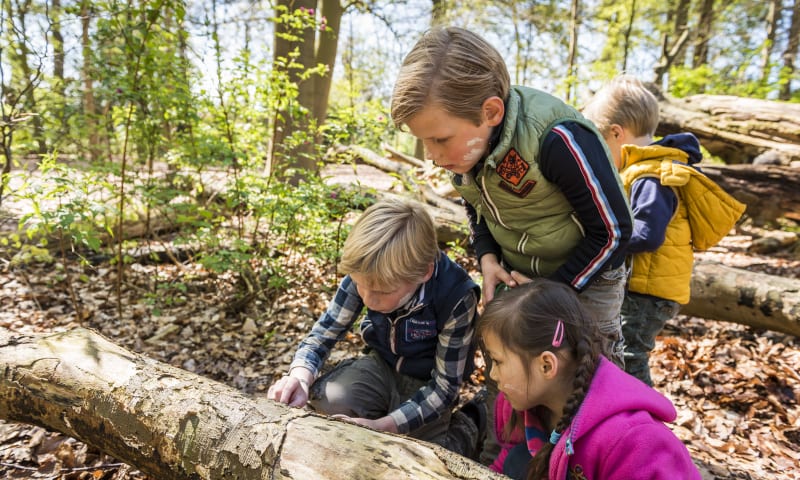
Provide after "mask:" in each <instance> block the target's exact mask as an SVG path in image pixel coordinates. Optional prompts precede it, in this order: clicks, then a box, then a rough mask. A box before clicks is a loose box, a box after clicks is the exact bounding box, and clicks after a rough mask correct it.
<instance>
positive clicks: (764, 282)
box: [681, 262, 800, 337]
mask: <svg viewBox="0 0 800 480" xmlns="http://www.w3.org/2000/svg"><path fill="white" fill-rule="evenodd" d="M681 313H683V314H686V315H692V316H695V317H701V318H708V319H714V320H723V321H728V322H734V323H739V324H742V325H749V326H751V327H754V328H765V329H768V330H774V331H777V332H782V333H788V334H791V335H794V336H798V337H800V280H796V279H792V278H783V277H778V276H775V275H766V274H763V273H755V272H751V271H749V270H743V269H739V268H733V267H728V266H725V265H722V264H720V263H716V262H697V263H695V266H694V272H693V275H692V299H691V301H690V302H689V304H687V305H684V306H683V308H681Z"/></svg>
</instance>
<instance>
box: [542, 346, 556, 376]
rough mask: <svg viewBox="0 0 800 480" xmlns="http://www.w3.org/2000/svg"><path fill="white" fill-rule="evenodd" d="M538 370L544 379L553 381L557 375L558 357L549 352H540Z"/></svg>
mask: <svg viewBox="0 0 800 480" xmlns="http://www.w3.org/2000/svg"><path fill="white" fill-rule="evenodd" d="M539 360H540V361H539V368H540V369H541V372H542V375H543V376H544V378H547V379H553V378H556V376H557V375H558V367H559V364H558V356H557V355H556V354H555V353H553V352H550V351H545V352H542V354H541V355H539Z"/></svg>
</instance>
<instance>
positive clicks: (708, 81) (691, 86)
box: [670, 65, 774, 98]
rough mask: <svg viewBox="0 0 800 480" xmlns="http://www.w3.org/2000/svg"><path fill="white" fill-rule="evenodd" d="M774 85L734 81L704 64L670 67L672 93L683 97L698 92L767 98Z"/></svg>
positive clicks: (754, 81)
mask: <svg viewBox="0 0 800 480" xmlns="http://www.w3.org/2000/svg"><path fill="white" fill-rule="evenodd" d="M772 90H774V88H773V87H770V86H768V85H765V84H763V83H762V82H760V81H757V80H752V81H742V82H738V83H733V82H731V81H730V76H729V75H726V74H725V73H724V72H719V71H716V70H714V69H712V68H711V66H710V65H703V66H701V67H698V68H693V69H692V68H685V67H673V68H671V69H670V94H671V95H673V96H675V97H678V98H681V97H685V96H688V95H693V94H697V93H701V92H702V93H706V94H711V95H713V94H717V95H737V96H741V97H752V98H766V97H767V96H768V95H769V94H770V92H771V91H772Z"/></svg>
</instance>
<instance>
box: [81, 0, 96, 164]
mask: <svg viewBox="0 0 800 480" xmlns="http://www.w3.org/2000/svg"><path fill="white" fill-rule="evenodd" d="M80 9H81V13H80V16H81V52H82V53H83V63H82V65H81V78H82V79H83V118H84V119H85V120H84V121H85V122H86V125H85V128H86V136H87V137H88V141H89V159H90V160H91V161H92V163H94V162H96V161H97V160H98V158H100V137H99V136H98V134H97V132H98V128H97V114H98V112H97V105H96V104H95V101H94V84H93V82H92V78H94V71H93V70H94V69H93V68H92V42H91V37H90V35H89V29H90V26H91V22H92V15H93V13H92V3H91V2H90V1H89V0H81V2H80Z"/></svg>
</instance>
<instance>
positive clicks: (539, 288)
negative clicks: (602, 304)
mask: <svg viewBox="0 0 800 480" xmlns="http://www.w3.org/2000/svg"><path fill="white" fill-rule="evenodd" d="M590 319H591V313H589V312H588V311H586V310H585V309H584V308H583V307H582V306H581V304H580V302H579V301H578V299H577V296H576V294H575V292H574V291H573V290H572V289H571V288H569V287H567V286H566V285H564V284H562V283H558V282H554V281H550V280H546V279H543V278H537V279H534V280H533V281H532V282H531V283H528V284H525V285H522V286H520V287H518V288H514V289H511V290H509V291H507V292H504V293H503V294H502V295H498V297H497V298H496V299H494V300H493V301H492V302H490V303H489V305H487V306H486V309H485V310H484V313H483V315H482V316H481V317H480V318H479V320H478V324H477V328H476V330H477V334H478V336H479V338H480V339H481V341H482V343H483V348H484V353H485V354H486V355H488V356H489V357H490V358H491V362H492V363H491V365H492V367H491V370H490V376H491V378H492V379H493V380H495V381H496V382H497V385H498V387H499V389H500V391H501V392H502V394H501V395H499V396H498V400H497V404H496V405H495V430H496V431H497V432H498V438H499V439H500V441H501V446H502V447H503V451H502V452H501V454H500V456H499V457H498V458H497V460H496V461H495V463H494V464H493V465H492V469H493V470H495V471H498V472H501V473H505V474H507V475H510V476H512V477H514V478H526V479H528V480H542V479H550V480H638V479H649V480H658V479H663V480H667V479H669V480H674V479H692V480H695V479H696V480H699V479H701V476H700V473H699V472H698V470H697V468H696V467H695V466H694V464H693V462H692V459H691V457H690V455H689V451H688V450H687V449H686V446H684V445H683V443H682V442H681V441H680V439H678V438H677V437H676V436H675V435H674V434H673V433H672V431H671V430H670V429H669V428H668V427H667V426H666V425H665V424H664V422H669V421H673V420H674V419H675V416H676V412H675V408H674V407H673V406H672V403H671V402H670V401H669V400H668V399H667V398H665V397H664V396H663V395H661V394H660V393H658V392H656V391H655V390H653V389H652V388H650V387H649V386H647V385H645V384H644V383H642V382H641V381H639V380H637V379H636V378H634V377H632V376H630V375H628V374H627V373H625V372H624V371H622V370H621V369H619V368H618V367H617V366H616V365H614V364H613V363H611V362H610V361H608V360H607V359H606V358H605V357H603V356H602V355H601V354H600V353H599V346H600V345H601V344H602V343H601V334H600V332H599V331H597V329H596V328H595V327H594V325H595V322H592V321H591V320H590ZM523 432H524V435H523ZM515 435H516V438H515ZM515 444H516V446H515Z"/></svg>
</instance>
